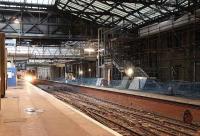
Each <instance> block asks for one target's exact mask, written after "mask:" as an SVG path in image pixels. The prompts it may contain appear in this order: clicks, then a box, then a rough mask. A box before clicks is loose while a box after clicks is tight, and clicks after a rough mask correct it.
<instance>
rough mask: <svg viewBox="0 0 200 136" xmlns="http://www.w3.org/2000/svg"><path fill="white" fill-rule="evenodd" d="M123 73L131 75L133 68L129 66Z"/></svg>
mask: <svg viewBox="0 0 200 136" xmlns="http://www.w3.org/2000/svg"><path fill="white" fill-rule="evenodd" d="M125 73H126V75H127V76H129V77H132V76H133V74H134V70H133V68H131V67H130V68H128V69H127V70H125Z"/></svg>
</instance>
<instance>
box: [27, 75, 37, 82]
mask: <svg viewBox="0 0 200 136" xmlns="http://www.w3.org/2000/svg"><path fill="white" fill-rule="evenodd" d="M35 79H36V77H35V76H30V75H27V76H26V77H25V80H26V81H28V82H33V81H34V80H35Z"/></svg>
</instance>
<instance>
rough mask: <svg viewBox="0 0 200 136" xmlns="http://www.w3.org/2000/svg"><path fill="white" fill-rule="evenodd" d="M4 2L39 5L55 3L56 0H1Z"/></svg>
mask: <svg viewBox="0 0 200 136" xmlns="http://www.w3.org/2000/svg"><path fill="white" fill-rule="evenodd" d="M0 2H1V3H3V4H6V3H7V4H9V3H10V4H11V3H24V4H37V5H54V4H55V0H1V1H0Z"/></svg>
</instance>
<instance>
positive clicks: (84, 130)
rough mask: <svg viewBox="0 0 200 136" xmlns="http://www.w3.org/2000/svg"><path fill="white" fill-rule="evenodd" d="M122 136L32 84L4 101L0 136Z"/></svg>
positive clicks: (11, 91)
mask: <svg viewBox="0 0 200 136" xmlns="http://www.w3.org/2000/svg"><path fill="white" fill-rule="evenodd" d="M114 135H115V136H120V134H118V133H116V132H115V131H113V130H111V129H109V128H107V127H105V126H103V125H102V124H100V123H98V122H96V121H95V120H93V119H91V118H89V117H88V116H86V115H85V114H83V113H81V112H79V111H77V110H76V109H74V108H72V107H71V106H70V105H68V104H65V103H63V102H62V101H60V100H58V99H56V98H55V97H53V96H52V95H50V94H48V93H46V92H44V91H42V90H40V89H39V88H37V87H35V86H33V85H31V84H30V83H27V82H24V81H19V82H18V86H17V87H14V88H8V90H7V92H6V98H4V99H2V107H1V112H0V136H114Z"/></svg>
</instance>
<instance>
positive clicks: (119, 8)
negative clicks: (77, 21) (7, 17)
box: [0, 0, 200, 28]
mask: <svg viewBox="0 0 200 136" xmlns="http://www.w3.org/2000/svg"><path fill="white" fill-rule="evenodd" d="M199 3H200V0H0V7H2V6H6V7H7V6H10V7H20V8H21V7H22V5H23V6H24V5H25V6H26V7H27V6H29V7H32V5H40V6H41V7H42V9H45V8H47V7H48V6H55V7H57V8H58V9H60V10H62V11H63V12H67V13H69V14H73V15H75V16H78V17H80V18H83V19H86V20H89V21H92V22H95V23H98V24H100V25H102V26H109V27H114V26H124V27H126V28H136V27H142V26H144V25H148V24H150V23H153V22H156V21H158V20H161V19H162V18H167V17H168V18H169V17H173V16H174V15H176V14H184V13H185V11H187V12H188V11H189V10H192V9H193V10H194V8H199ZM40 9H41V8H40Z"/></svg>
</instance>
